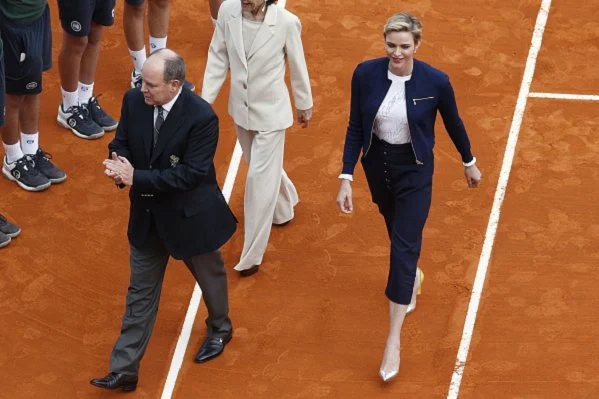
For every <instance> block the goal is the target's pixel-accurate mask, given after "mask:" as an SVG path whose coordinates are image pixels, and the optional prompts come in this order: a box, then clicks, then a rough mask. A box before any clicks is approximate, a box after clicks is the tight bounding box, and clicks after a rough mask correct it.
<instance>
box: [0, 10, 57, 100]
mask: <svg viewBox="0 0 599 399" xmlns="http://www.w3.org/2000/svg"><path fill="white" fill-rule="evenodd" d="M0 35H2V41H3V42H4V68H5V70H4V73H5V80H4V81H5V83H6V93H7V94H13V95H23V94H39V93H41V92H42V72H44V71H47V70H48V69H50V68H52V31H51V29H50V8H49V7H48V6H46V10H45V11H44V13H43V14H42V16H41V17H40V18H39V19H38V20H37V21H34V22H31V23H29V24H26V25H17V24H12V23H11V22H10V21H6V20H3V21H2V24H1V25H0Z"/></svg>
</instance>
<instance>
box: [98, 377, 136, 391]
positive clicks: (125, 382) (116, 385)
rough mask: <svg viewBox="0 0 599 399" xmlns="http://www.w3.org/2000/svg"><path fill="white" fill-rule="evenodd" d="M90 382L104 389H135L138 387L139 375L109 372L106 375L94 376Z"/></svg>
mask: <svg viewBox="0 0 599 399" xmlns="http://www.w3.org/2000/svg"><path fill="white" fill-rule="evenodd" d="M90 384H92V385H93V386H96V387H99V388H104V389H122V390H123V391H135V389H136V388H137V376H136V375H132V374H118V373H108V374H107V375H106V376H105V377H102V378H94V379H93V380H91V381H90Z"/></svg>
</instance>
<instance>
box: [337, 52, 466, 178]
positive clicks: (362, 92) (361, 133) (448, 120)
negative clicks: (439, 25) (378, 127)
mask: <svg viewBox="0 0 599 399" xmlns="http://www.w3.org/2000/svg"><path fill="white" fill-rule="evenodd" d="M388 67H389V59H388V58H377V59H374V60H369V61H365V62H363V63H361V64H359V65H358V66H357V68H356V70H355V71H354V74H353V77H352V83H351V109H350V116H349V126H348V127H347V136H346V140H345V148H344V151H343V172H342V173H344V174H353V172H354V168H355V166H356V162H357V161H358V156H359V155H360V151H361V150H362V151H363V154H364V156H366V155H368V149H369V147H370V144H371V141H372V129H373V124H374V120H375V117H376V114H377V112H378V109H379V107H380V105H381V104H382V103H383V100H384V99H385V95H386V94H387V92H388V91H389V88H390V87H391V80H389V78H388V76H387V73H388ZM405 85H406V110H407V114H408V124H409V126H410V135H411V138H412V146H413V148H414V153H415V155H416V160H417V163H426V162H428V161H430V160H431V159H432V155H433V147H434V145H435V120H436V117H437V110H439V112H440V113H441V117H442V118H443V123H444V124H445V129H447V132H448V133H449V136H450V137H451V140H452V141H453V143H454V145H455V146H456V148H457V150H458V151H459V153H460V155H461V157H462V161H463V162H470V161H472V159H473V157H472V152H471V151H470V141H469V140H468V135H467V133H466V129H465V128H464V124H463V123H462V119H461V118H460V115H459V114H458V108H457V105H456V101H455V96H454V93H453V88H452V87H451V84H450V82H449V77H448V76H447V75H446V74H445V73H443V72H442V71H439V70H438V69H435V68H433V67H432V66H430V65H428V64H426V63H424V62H422V61H418V60H414V68H413V70H412V77H411V79H410V80H408V81H407V82H406V83H405Z"/></svg>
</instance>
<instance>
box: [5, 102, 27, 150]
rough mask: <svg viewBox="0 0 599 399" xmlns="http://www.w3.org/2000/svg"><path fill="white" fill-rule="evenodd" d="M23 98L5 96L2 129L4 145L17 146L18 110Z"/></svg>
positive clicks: (18, 132) (18, 135)
mask: <svg viewBox="0 0 599 399" xmlns="http://www.w3.org/2000/svg"><path fill="white" fill-rule="evenodd" d="M24 99H25V96H15V95H12V94H7V95H6V114H5V118H4V129H2V141H3V142H4V144H8V145H12V144H17V143H18V142H19V139H20V138H21V135H20V127H19V109H20V108H21V104H22V103H23V100H24Z"/></svg>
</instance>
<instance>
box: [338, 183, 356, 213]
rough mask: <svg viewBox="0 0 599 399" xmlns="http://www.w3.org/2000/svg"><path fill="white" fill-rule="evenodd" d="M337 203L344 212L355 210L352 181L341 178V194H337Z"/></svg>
mask: <svg viewBox="0 0 599 399" xmlns="http://www.w3.org/2000/svg"><path fill="white" fill-rule="evenodd" d="M337 205H338V206H339V209H340V210H341V212H343V213H352V212H353V211H354V204H353V201H352V190H351V181H349V180H346V179H342V180H341V187H340V188H339V194H337Z"/></svg>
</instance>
